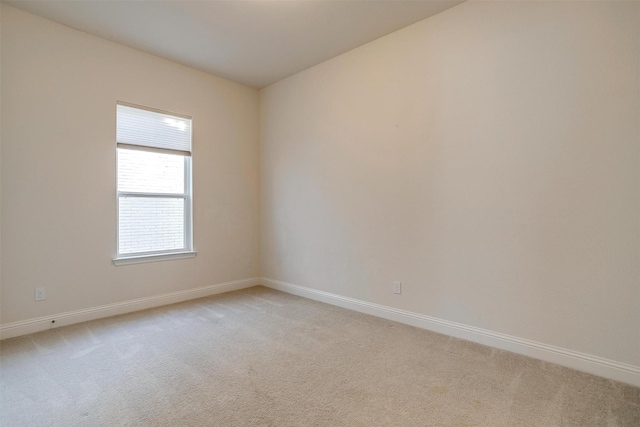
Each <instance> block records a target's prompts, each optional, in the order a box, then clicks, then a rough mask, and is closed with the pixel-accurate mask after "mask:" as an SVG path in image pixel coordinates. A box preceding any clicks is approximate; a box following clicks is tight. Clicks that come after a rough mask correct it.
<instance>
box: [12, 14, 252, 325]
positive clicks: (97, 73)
mask: <svg viewBox="0 0 640 427" xmlns="http://www.w3.org/2000/svg"><path fill="white" fill-rule="evenodd" d="M117 100H122V101H128V102H132V103H136V104H141V105H147V106H152V107H155V108H159V109H164V110H168V111H176V112H180V113H185V114H190V115H192V116H193V147H194V148H193V150H194V159H193V168H194V169H193V187H194V234H195V237H194V242H195V248H196V250H197V251H198V256H197V257H196V258H193V259H187V260H176V261H168V262H158V263H151V264H139V265H131V266H121V267H115V266H114V265H113V264H112V263H111V259H112V258H113V256H114V254H115V252H116V199H115V112H116V101H117ZM1 115H2V133H1V137H2V146H1V150H2V151H1V158H2V165H1V170H2V181H1V182H2V272H1V277H2V319H1V321H2V323H3V324H6V323H9V322H14V321H19V320H24V319H31V318H35V317H39V316H45V315H50V314H57V313H61V312H66V311H70V310H76V309H83V308H89V307H94V306H99V305H103V304H109V303H113V302H119V301H125V300H129V299H133V298H141V297H146V296H151V295H158V294H162V293H167V292H174V291H180V290H186V289H191V288H197V287H201V286H207V285H212V284H215V283H219V282H224V281H229V280H234V279H242V278H247V277H253V276H256V275H257V273H258V272H257V269H256V267H254V268H252V269H248V268H247V258H248V257H250V256H251V257H254V259H257V258H256V257H257V240H258V239H257V237H258V236H257V225H258V224H257V221H258V219H257V212H258V211H257V197H258V196H257V190H258V184H257V178H258V176H257V165H258V159H257V155H258V146H257V142H258V125H257V123H258V93H257V91H256V90H254V89H250V88H247V87H244V86H241V85H239V84H235V83H232V82H229V81H227V80H223V79H220V78H217V77H213V76H211V75H208V74H205V73H201V72H198V71H194V70H192V69H189V68H186V67H183V66H181V65H177V64H175V63H172V62H169V61H166V60H164V59H160V58H158V57H154V56H151V55H147V54H144V53H141V52H139V51H136V50H133V49H129V48H126V47H123V46H121V45H117V44H114V43H111V42H109V41H106V40H103V39H100V38H97V37H94V36H90V35H88V34H85V33H82V32H79V31H75V30H72V29H70V28H67V27H64V26H62V25H58V24H56V23H53V22H51V21H47V20H43V19H40V18H38V17H35V16H33V15H30V14H27V13H24V12H21V11H19V10H17V9H14V8H11V7H7V6H2V114H1ZM254 265H257V262H254ZM37 286H45V287H46V288H47V300H46V301H43V302H37V303H36V302H34V295H33V293H34V288H35V287H37Z"/></svg>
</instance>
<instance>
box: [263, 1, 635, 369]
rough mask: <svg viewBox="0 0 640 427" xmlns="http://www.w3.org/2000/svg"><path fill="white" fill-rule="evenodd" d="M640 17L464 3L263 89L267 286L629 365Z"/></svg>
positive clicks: (590, 7)
mask: <svg viewBox="0 0 640 427" xmlns="http://www.w3.org/2000/svg"><path fill="white" fill-rule="evenodd" d="M639 18H640V4H639V3H637V2H632V3H617V2H565V3H562V2H534V3H526V2H478V3H475V2H472V3H465V4H462V5H460V6H456V7H454V8H452V9H450V10H448V11H445V12H444V13H441V14H439V15H436V16H434V17H432V18H430V19H427V20H425V21H422V22H420V23H417V24H415V25H413V26H411V27H408V28H406V29H403V30H400V31H398V32H396V33H393V34H391V35H388V36H386V37H383V38H381V39H378V40H376V41H374V42H372V43H369V44H367V45H365V46H363V47H360V48H358V49H355V50H353V51H351V52H348V53H346V54H344V55H342V56H339V57H337V58H334V59H332V60H330V61H327V62H325V63H322V64H320V65H318V66H316V67H313V68H311V69H309V70H306V71H304V72H301V73H299V74H296V75H294V76H292V77H290V78H288V79H285V80H283V81H281V82H279V83H276V84H274V85H272V86H270V87H268V88H266V89H263V90H262V91H261V92H260V111H261V166H260V167H261V205H260V209H261V257H262V264H261V269H262V276H263V277H267V278H271V279H276V280H282V281H286V282H290V283H294V284H297V285H302V286H308V287H311V288H315V289H319V290H323V291H328V292H332V293H336V294H340V295H344V296H349V297H354V298H359V299H363V300H366V301H371V302H375V303H379V304H384V305H387V306H392V307H397V308H400V309H405V310H410V311H413V312H418V313H422V314H426V315H430V316H435V317H438V318H442V319H446V320H450V321H455V322H461V323H464V324H467V325H472V326H477V327H481V328H485V329H489V330H492V331H496V332H501V333H506V334H510V335H514V336H516V337H520V338H526V339H530V340H535V341H539V342H542V343H546V344H550V345H556V346H559V347H563V348H567V349H571V350H575V351H580V352H584V353H588V354H592V355H596V356H600V357H604V358H609V359H613V360H616V361H620V362H624V363H629V364H633V365H636V366H640V267H639V266H640V191H639V188H640V141H639V136H640V99H639V97H640V86H639V80H640V79H639V76H640V69H639V66H640V19H639ZM394 280H400V281H402V283H403V293H402V295H393V294H392V281H394Z"/></svg>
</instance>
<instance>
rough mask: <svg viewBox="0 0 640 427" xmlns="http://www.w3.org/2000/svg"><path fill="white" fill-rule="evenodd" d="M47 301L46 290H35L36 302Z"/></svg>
mask: <svg viewBox="0 0 640 427" xmlns="http://www.w3.org/2000/svg"><path fill="white" fill-rule="evenodd" d="M46 299H47V290H46V288H36V301H44V300H46Z"/></svg>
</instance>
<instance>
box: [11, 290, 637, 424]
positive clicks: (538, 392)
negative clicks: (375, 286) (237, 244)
mask: <svg viewBox="0 0 640 427" xmlns="http://www.w3.org/2000/svg"><path fill="white" fill-rule="evenodd" d="M0 351H1V359H0V362H1V365H0V366H1V370H0V382H1V385H0V405H1V406H0V411H1V412H0V424H1V425H2V427H10V426H40V425H42V426H44V425H55V426H119V425H126V426H427V425H433V426H440V425H442V426H462V425H487V426H501V425H503V426H516V425H539V426H566V425H580V426H591V425H594V426H595V425H602V426H615V425H618V426H640V389H638V388H634V387H631V386H626V385H624V384H621V383H616V382H613V381H609V380H605V379H602V378H598V377H594V376H591V375H587V374H583V373H580V372H576V371H573V370H570V369H566V368H562V367H559V366H556V365H551V364H547V363H544V362H540V361H536V360H533V359H530V358H526V357H523V356H518V355H515V354H512V353H508V352H504V351H500V350H495V349H492V348H489V347H484V346H481V345H477V344H473V343H470V342H467V341H462V340H458V339H455V338H450V337H447V336H443V335H438V334H434V333H431V332H428V331H424V330H421V329H417V328H413V327H410V326H405V325H402V324H398V323H394V322H390V321H387V320H383V319H378V318H375V317H371V316H367V315H364V314H359V313H356V312H352V311H349V310H344V309H341V308H337V307H333V306H330V305H325V304H321V303H318V302H314V301H311V300H307V299H304V298H299V297H295V296H292V295H288V294H285V293H281V292H277V291H273V290H270V289H267V288H264V287H255V288H251V289H246V290H243V291H238V292H232V293H228V294H223V295H217V296H214V297H209V298H203V299H198V300H194V301H189V302H185V303H180V304H175V305H171V306H166V307H162V308H157V309H152V310H147V311H143V312H138V313H133V314H129V315H123V316H118V317H113V318H108V319H102V320H97V321H92V322H87V323H82V324H77V325H72V326H68V327H64V328H59V329H52V330H50V331H46V332H42V333H38V334H33V335H29V336H24V337H18V338H14V339H10V340H5V341H2V343H1V344H0Z"/></svg>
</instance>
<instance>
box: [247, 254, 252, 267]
mask: <svg viewBox="0 0 640 427" xmlns="http://www.w3.org/2000/svg"><path fill="white" fill-rule="evenodd" d="M250 268H253V257H247V269H250Z"/></svg>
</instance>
